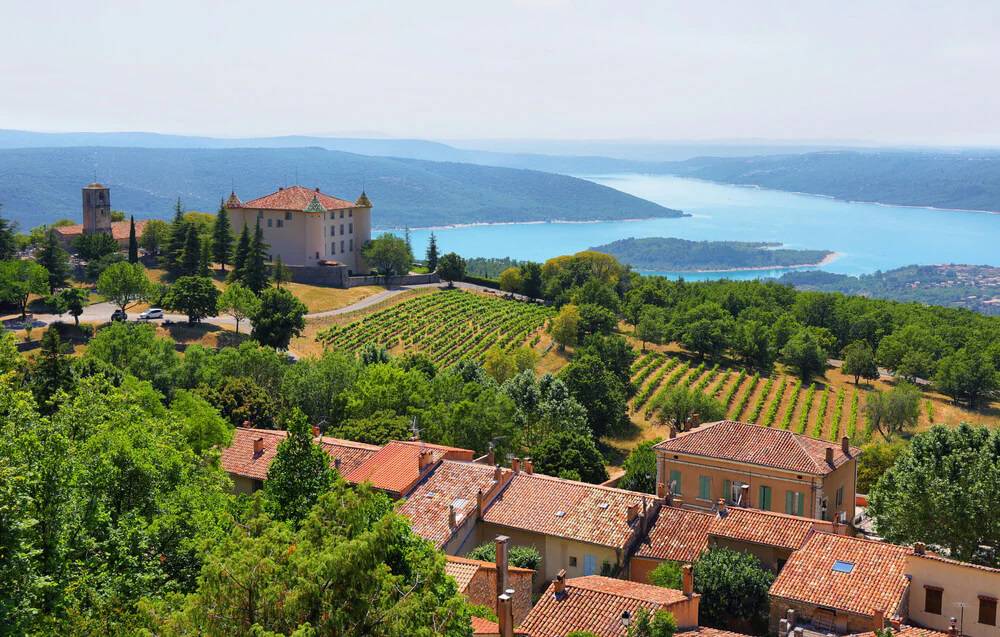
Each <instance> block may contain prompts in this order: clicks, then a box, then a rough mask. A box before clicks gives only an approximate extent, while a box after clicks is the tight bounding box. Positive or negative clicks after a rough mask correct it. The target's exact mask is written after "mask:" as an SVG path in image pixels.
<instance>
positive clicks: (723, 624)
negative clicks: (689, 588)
mask: <svg viewBox="0 0 1000 637" xmlns="http://www.w3.org/2000/svg"><path fill="white" fill-rule="evenodd" d="M773 582H774V574H773V573H771V571H769V570H767V569H765V568H764V567H763V566H762V565H761V563H760V561H759V560H758V559H757V558H756V557H754V556H753V555H752V554H750V553H744V552H742V551H733V550H731V549H726V548H713V549H709V550H708V551H707V552H706V553H702V555H701V557H700V558H699V559H698V561H697V562H695V564H694V587H695V590H696V591H697V592H699V593H701V605H700V606H699V623H702V624H704V625H706V626H712V627H715V628H730V629H736V628H737V627H738V626H740V622H746V623H748V624H749V625H750V626H751V627H752V628H753V629H754V630H755V631H757V632H759V634H762V633H763V631H764V630H766V628H767V621H768V609H769V602H768V596H767V595H768V590H769V589H770V588H771V584H772V583H773ZM744 625H745V624H744Z"/></svg>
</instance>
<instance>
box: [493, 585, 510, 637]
mask: <svg viewBox="0 0 1000 637" xmlns="http://www.w3.org/2000/svg"><path fill="white" fill-rule="evenodd" d="M497 620H498V622H497V623H498V624H499V625H500V637H514V600H513V599H512V596H511V595H508V594H507V593H506V592H504V594H503V595H499V596H497Z"/></svg>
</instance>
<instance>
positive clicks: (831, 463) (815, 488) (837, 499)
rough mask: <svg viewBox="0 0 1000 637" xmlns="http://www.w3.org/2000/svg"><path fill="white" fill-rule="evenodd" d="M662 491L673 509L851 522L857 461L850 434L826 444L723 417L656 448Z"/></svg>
mask: <svg viewBox="0 0 1000 637" xmlns="http://www.w3.org/2000/svg"><path fill="white" fill-rule="evenodd" d="M653 449H655V451H656V457H657V463H656V470H657V471H656V474H657V495H659V496H660V497H662V498H665V499H666V500H667V501H668V502H669V503H670V504H671V505H672V506H681V507H684V508H688V509H692V510H702V511H713V512H714V511H717V510H718V508H719V504H720V500H721V501H722V503H723V504H725V505H726V506H729V507H736V508H752V509H760V510H762V511H773V512H777V513H784V514H787V515H794V516H800V517H806V518H813V519H816V520H825V521H828V522H835V523H838V524H844V525H850V524H851V523H852V522H853V518H854V505H855V496H856V488H857V487H856V485H857V458H858V456H859V455H860V454H861V450H860V449H858V448H857V447H852V446H851V445H850V441H849V440H848V439H847V437H844V438H842V439H841V440H840V442H839V443H837V442H828V441H825V440H818V439H815V438H810V437H808V436H803V435H801V434H796V433H793V432H791V431H787V430H784V429H777V428H772V427H761V426H759V425H754V424H751V423H743V422H736V421H732V420H722V421H719V422H712V423H706V424H703V425H700V426H697V427H694V428H692V429H691V430H689V431H685V432H681V433H676V432H672V433H671V437H670V438H669V439H667V440H664V441H663V442H660V443H658V444H657V445H656V446H655V447H653Z"/></svg>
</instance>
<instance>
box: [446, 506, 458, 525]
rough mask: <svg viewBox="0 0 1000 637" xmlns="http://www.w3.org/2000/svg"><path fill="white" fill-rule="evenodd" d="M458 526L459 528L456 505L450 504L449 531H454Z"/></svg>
mask: <svg viewBox="0 0 1000 637" xmlns="http://www.w3.org/2000/svg"><path fill="white" fill-rule="evenodd" d="M456 526H458V524H457V521H456V520H455V505H454V504H449V505H448V528H449V529H453V528H455V527H456Z"/></svg>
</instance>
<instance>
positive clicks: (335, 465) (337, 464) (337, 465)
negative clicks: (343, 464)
mask: <svg viewBox="0 0 1000 637" xmlns="http://www.w3.org/2000/svg"><path fill="white" fill-rule="evenodd" d="M333 468H334V469H336V470H337V471H340V458H334V459H333Z"/></svg>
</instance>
